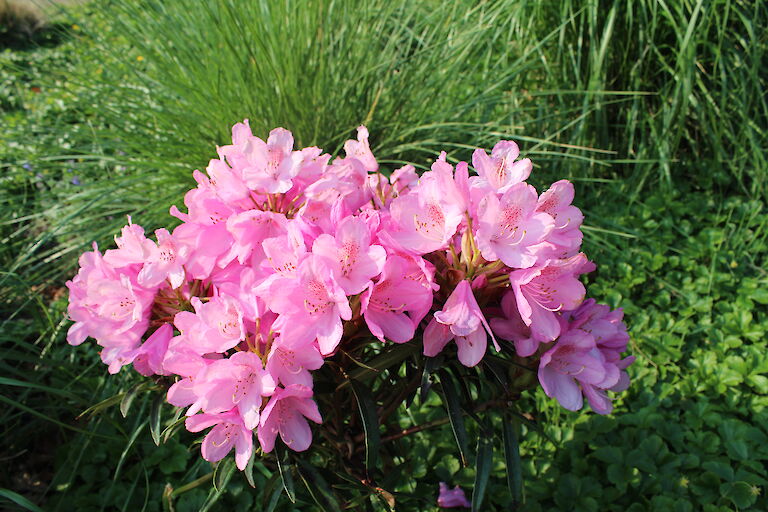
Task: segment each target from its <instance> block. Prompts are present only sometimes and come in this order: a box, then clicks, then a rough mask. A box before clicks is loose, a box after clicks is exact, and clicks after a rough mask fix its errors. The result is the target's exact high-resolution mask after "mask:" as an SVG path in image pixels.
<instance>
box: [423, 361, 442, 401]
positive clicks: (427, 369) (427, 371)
mask: <svg viewBox="0 0 768 512" xmlns="http://www.w3.org/2000/svg"><path fill="white" fill-rule="evenodd" d="M442 363H443V357H442V356H441V355H438V356H437V357H424V373H423V374H422V376H421V389H420V390H419V401H420V402H421V403H422V404H423V403H424V400H426V399H427V395H428V394H429V389H430V388H431V387H432V380H431V379H430V378H429V376H430V375H431V374H432V372H434V371H435V370H436V369H437V368H440V366H441V365H442Z"/></svg>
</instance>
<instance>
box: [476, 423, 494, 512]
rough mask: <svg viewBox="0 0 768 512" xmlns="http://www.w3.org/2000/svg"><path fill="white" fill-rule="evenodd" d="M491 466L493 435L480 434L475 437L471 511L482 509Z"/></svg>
mask: <svg viewBox="0 0 768 512" xmlns="http://www.w3.org/2000/svg"><path fill="white" fill-rule="evenodd" d="M492 466H493V437H491V436H489V435H481V436H479V437H478V438H477V459H476V461H475V487H474V489H473V490H472V512H478V511H480V510H482V509H481V508H480V507H481V506H482V504H483V498H484V497H485V490H486V488H487V487H488V478H489V477H490V476H491V467H492Z"/></svg>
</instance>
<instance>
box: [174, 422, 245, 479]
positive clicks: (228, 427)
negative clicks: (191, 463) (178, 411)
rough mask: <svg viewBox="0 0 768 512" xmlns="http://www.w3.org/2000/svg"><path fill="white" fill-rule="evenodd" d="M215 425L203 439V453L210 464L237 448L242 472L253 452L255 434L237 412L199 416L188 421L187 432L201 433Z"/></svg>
mask: <svg viewBox="0 0 768 512" xmlns="http://www.w3.org/2000/svg"><path fill="white" fill-rule="evenodd" d="M213 425H215V426H214V427H213V428H212V429H211V431H210V432H208V435H206V436H205V439H203V444H202V446H201V449H200V451H201V453H202V455H203V458H204V459H205V460H207V461H208V462H216V461H219V460H221V459H223V458H224V457H225V456H226V455H227V454H228V453H229V452H230V450H232V448H233V447H234V448H235V463H236V464H237V467H238V468H239V469H240V470H241V471H242V470H244V469H245V466H246V465H248V459H250V458H251V453H252V452H253V432H252V430H251V429H248V428H246V427H245V425H244V424H243V420H241V419H240V415H239V414H238V413H237V411H229V412H226V413H223V414H198V415H195V416H190V417H189V418H187V420H186V427H187V430H189V431H190V432H200V431H201V430H203V429H206V428H208V427H210V426H213Z"/></svg>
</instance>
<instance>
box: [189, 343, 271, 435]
mask: <svg viewBox="0 0 768 512" xmlns="http://www.w3.org/2000/svg"><path fill="white" fill-rule="evenodd" d="M274 390H275V382H274V380H273V378H272V376H271V375H270V374H269V373H268V372H267V371H266V370H264V368H263V365H262V362H261V359H260V358H259V356H257V355H256V354H254V353H252V352H237V353H235V354H233V355H232V356H231V357H230V358H229V359H220V360H218V361H215V362H213V363H212V364H210V365H208V366H206V367H205V368H203V370H202V371H201V372H199V373H198V374H197V375H196V376H195V379H194V384H193V391H194V393H195V395H196V396H197V397H198V399H197V400H196V401H195V403H194V404H192V406H191V407H190V408H189V410H188V411H187V416H191V415H193V414H195V413H196V412H198V411H199V410H203V411H204V412H206V413H222V412H225V411H229V410H230V409H232V408H233V407H237V410H238V411H239V412H240V416H241V417H242V418H243V423H244V424H245V426H246V428H248V429H254V428H256V426H257V425H258V423H259V410H260V409H261V399H262V397H265V396H269V395H271V394H272V393H273V392H274Z"/></svg>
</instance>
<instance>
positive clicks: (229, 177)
mask: <svg viewBox="0 0 768 512" xmlns="http://www.w3.org/2000/svg"><path fill="white" fill-rule="evenodd" d="M205 170H206V172H207V173H208V176H210V183H211V187H213V189H214V190H215V191H216V195H217V196H219V197H220V198H221V199H222V200H223V201H225V202H227V203H238V202H240V201H243V200H244V199H247V198H248V197H249V195H250V190H249V189H248V187H247V186H246V184H245V182H244V181H243V178H242V176H241V175H240V173H238V172H237V171H235V170H234V169H232V168H231V167H230V166H229V165H227V163H226V162H225V161H224V160H218V159H212V160H211V161H210V162H209V163H208V167H207V168H206V169H205Z"/></svg>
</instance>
